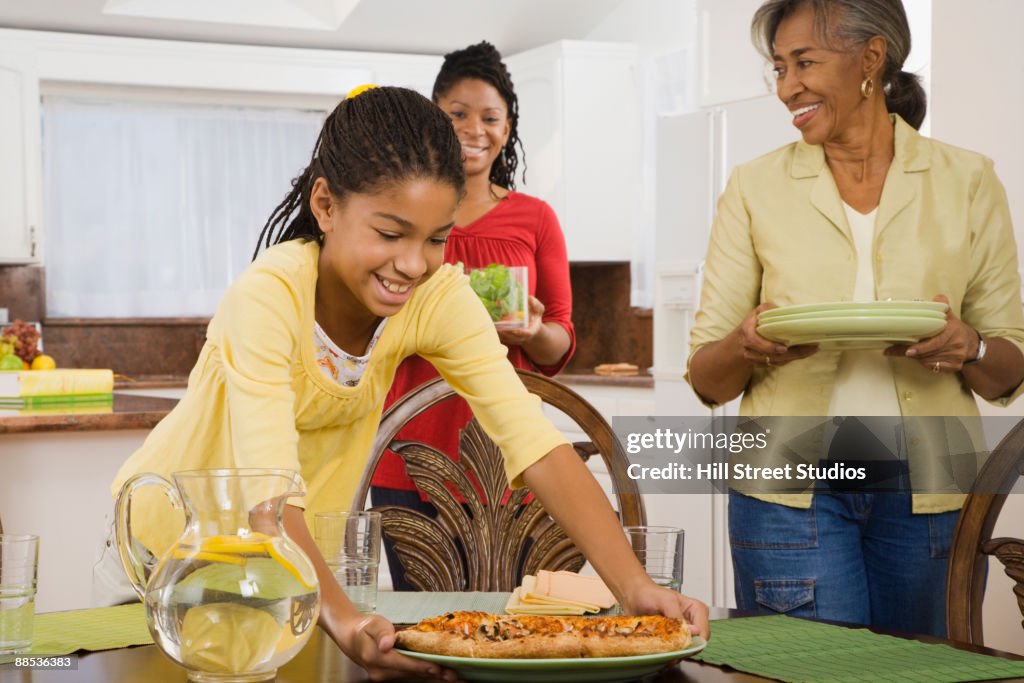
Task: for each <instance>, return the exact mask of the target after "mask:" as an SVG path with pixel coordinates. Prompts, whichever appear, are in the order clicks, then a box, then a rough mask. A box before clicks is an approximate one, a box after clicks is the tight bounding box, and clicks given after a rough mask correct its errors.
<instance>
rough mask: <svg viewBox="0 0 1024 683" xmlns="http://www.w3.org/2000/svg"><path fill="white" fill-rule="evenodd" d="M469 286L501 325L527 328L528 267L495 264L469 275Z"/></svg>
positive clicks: (475, 270)
mask: <svg viewBox="0 0 1024 683" xmlns="http://www.w3.org/2000/svg"><path fill="white" fill-rule="evenodd" d="M469 286H470V287H472V288H473V291H474V292H476V295H477V296H478V297H480V301H482V302H483V304H484V308H486V309H487V313H488V314H490V316H491V320H492V321H494V323H495V324H497V325H499V326H514V327H519V326H525V325H527V323H528V321H527V293H526V268H525V267H522V266H516V267H511V268H510V267H508V266H503V265H501V264H500V263H492V264H490V265H488V266H487V267H486V268H476V269H473V270H471V271H470V273H469Z"/></svg>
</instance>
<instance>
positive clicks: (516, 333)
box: [498, 296, 544, 346]
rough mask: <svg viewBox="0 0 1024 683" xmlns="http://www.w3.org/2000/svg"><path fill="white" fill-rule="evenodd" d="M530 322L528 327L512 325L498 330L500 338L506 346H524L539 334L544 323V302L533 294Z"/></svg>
mask: <svg viewBox="0 0 1024 683" xmlns="http://www.w3.org/2000/svg"><path fill="white" fill-rule="evenodd" d="M529 309H530V324H529V325H527V326H526V327H512V328H504V329H500V330H498V338H499V339H501V343H502V344H504V345H505V346H522V345H523V344H525V343H526V342H528V341H530V340H531V339H533V338H534V337H536V336H537V333H538V332H540V327H541V325H543V324H544V304H542V303H541V302H540V300H539V299H538V298H537V297H535V296H531V297H530V300H529Z"/></svg>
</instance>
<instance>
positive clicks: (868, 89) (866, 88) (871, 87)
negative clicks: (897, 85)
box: [860, 76, 875, 100]
mask: <svg viewBox="0 0 1024 683" xmlns="http://www.w3.org/2000/svg"><path fill="white" fill-rule="evenodd" d="M874 93H875V82H874V81H873V80H871V76H865V77H864V80H863V81H861V82H860V94H861V95H862V96H863V97H864V99H865V100H866V99H868V98H869V97H871V96H872V95H873V94H874Z"/></svg>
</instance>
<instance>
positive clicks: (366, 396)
mask: <svg viewBox="0 0 1024 683" xmlns="http://www.w3.org/2000/svg"><path fill="white" fill-rule="evenodd" d="M319 251H320V250H319V245H318V244H317V243H316V242H304V241H290V242H286V243H283V244H280V245H277V246H274V247H272V248H270V249H268V250H266V251H265V252H264V253H263V254H261V255H260V256H259V258H257V259H256V261H255V262H254V263H253V264H252V265H251V266H249V268H248V269H246V271H245V272H244V273H242V275H241V276H240V277H239V278H238V280H237V281H236V282H235V283H233V284H232V285H231V287H230V288H229V289H228V291H227V292H226V293H225V295H224V297H223V299H222V300H221V302H220V305H219V306H218V309H217V313H216V315H215V316H214V318H213V319H212V320H211V322H210V325H209V328H208V330H207V340H206V344H205V346H204V347H203V349H202V352H201V353H200V355H199V360H198V362H197V363H196V365H195V367H194V368H193V370H192V373H191V374H190V376H189V380H188V390H187V391H186V393H185V396H184V398H183V399H182V400H181V401H180V402H179V404H178V405H177V406H176V407H175V409H174V410H172V411H171V413H170V414H169V415H167V417H166V418H164V419H163V420H162V421H161V422H160V424H158V425H157V426H156V427H155V428H154V429H153V431H152V432H151V433H150V435H149V437H148V438H147V439H146V441H145V443H144V444H143V445H142V447H141V448H140V449H139V450H138V451H136V452H135V453H134V454H133V455H132V456H131V457H130V458H129V459H128V460H127V461H126V462H125V463H124V465H122V467H121V469H120V471H119V472H118V474H117V477H116V478H115V479H114V482H113V484H112V487H111V491H112V492H113V493H114V494H115V495H116V493H117V492H118V491H119V490H120V488H121V485H122V483H123V482H124V481H125V480H126V479H128V477H130V476H132V475H133V474H136V473H138V472H154V473H156V474H160V475H162V476H165V477H166V476H168V475H170V474H172V473H173V472H178V471H182V470H190V469H212V468H222V467H273V468H286V469H292V470H297V471H298V472H299V473H300V474H301V475H302V477H303V479H304V481H305V484H306V496H305V500H304V501H303V499H301V498H296V499H292V500H293V501H294V502H295V503H297V504H303V503H304V505H305V508H306V517H307V522H312V515H313V514H314V513H316V512H318V511H323V510H340V509H347V508H348V506H349V505H350V504H351V501H352V498H353V496H354V494H355V489H356V486H357V485H358V483H359V480H360V477H361V476H362V474H363V469H364V467H365V465H366V461H367V458H368V457H369V452H370V447H371V445H372V443H373V438H374V435H375V434H376V431H377V425H378V423H379V422H380V416H381V409H382V405H383V402H384V397H385V396H386V395H387V392H388V388H389V387H390V386H391V382H392V379H393V378H394V375H395V369H396V368H397V367H398V364H399V363H400V362H401V361H402V359H403V358H405V357H407V356H410V355H412V354H419V355H421V356H423V357H424V358H426V359H427V360H428V361H430V362H431V363H432V364H434V365H435V366H436V367H437V369H438V371H439V372H440V373H441V375H442V376H443V377H444V378H445V379H446V380H447V381H448V382H449V383H450V384H451V385H452V387H453V388H454V389H455V390H456V391H457V392H458V393H460V394H461V395H462V396H463V397H464V398H465V399H466V400H467V401H468V402H469V404H470V406H471V407H472V409H473V412H474V414H475V415H476V416H477V418H478V419H479V420H480V423H481V425H482V426H483V428H484V429H485V430H486V431H487V433H488V434H490V435H491V436H492V438H493V439H494V440H495V442H496V443H497V444H498V446H500V448H501V450H502V452H503V453H504V454H505V469H506V473H507V474H508V478H509V481H510V482H513V485H521V484H522V482H521V474H522V472H523V471H524V470H525V469H526V468H527V467H529V466H530V465H531V464H533V463H534V462H536V461H537V460H539V459H540V458H542V457H543V456H544V455H545V454H547V453H548V452H550V451H551V450H552V449H553V448H555V447H556V446H558V445H560V444H564V443H567V442H566V439H565V437H563V436H562V435H561V434H560V433H559V432H558V431H557V430H556V429H555V428H554V426H553V425H552V424H551V422H550V421H549V420H548V419H547V418H545V417H544V415H543V413H542V411H541V402H540V399H539V398H538V397H536V396H534V395H532V394H530V393H528V392H527V391H526V389H525V388H524V387H523V385H522V383H521V382H520V381H519V378H518V377H517V376H516V374H515V370H514V369H513V368H512V366H511V365H510V364H509V362H508V360H507V358H506V349H505V347H504V346H502V345H501V343H500V342H499V341H498V336H497V333H496V332H495V329H494V325H493V323H492V322H491V321H490V318H489V316H488V315H487V312H486V311H485V309H484V307H483V306H482V305H481V303H480V301H479V300H478V299H477V297H476V295H475V294H474V293H473V291H472V290H471V289H470V288H469V285H468V278H466V276H465V275H464V274H463V273H462V272H461V270H460V269H456V268H455V267H453V266H442V267H441V268H440V269H439V270H438V271H437V272H436V273H434V275H433V276H432V277H431V278H430V279H429V280H427V281H426V282H425V283H423V284H421V285H420V286H418V287H417V288H416V290H415V292H414V294H413V296H412V297H411V299H410V300H409V301H408V302H407V303H406V305H405V306H404V307H403V308H402V309H401V311H399V312H398V313H397V314H396V315H394V316H393V317H391V318H390V319H389V320H388V324H387V325H385V326H384V331H383V333H382V334H381V337H380V339H379V340H378V342H377V344H376V346H375V347H374V349H373V351H372V352H371V354H370V359H369V363H368V365H367V367H366V370H365V374H364V375H363V377H362V379H361V380H360V381H359V384H358V385H357V386H354V387H346V386H341V385H338V384H336V383H334V382H332V381H330V380H329V379H327V378H326V377H325V376H324V374H323V372H322V371H321V370H320V368H319V367H318V366H317V365H316V361H315V358H314V344H313V320H314V306H313V300H314V291H315V287H316V276H317V257H318V255H319ZM133 500H134V502H133V511H132V526H133V530H134V531H135V534H136V536H138V538H139V540H141V541H142V542H143V543H144V544H145V545H146V546H147V547H149V548H150V549H153V550H155V551H157V552H158V553H159V552H160V551H161V550H162V549H163V548H166V547H168V546H169V545H170V543H171V542H172V541H174V540H175V539H177V537H178V536H179V535H180V533H181V528H182V526H181V521H180V520H181V517H180V516H178V515H173V516H172V515H171V510H170V506H169V505H168V504H167V502H166V499H164V498H163V496H162V495H161V494H160V493H159V491H158V490H157V489H156V488H155V487H145V488H143V489H140V490H139V492H138V495H137V496H135V498H134V499H133Z"/></svg>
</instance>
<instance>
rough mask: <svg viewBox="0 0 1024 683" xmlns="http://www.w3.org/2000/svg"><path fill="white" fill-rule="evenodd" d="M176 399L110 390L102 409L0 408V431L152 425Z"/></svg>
mask: <svg viewBox="0 0 1024 683" xmlns="http://www.w3.org/2000/svg"><path fill="white" fill-rule="evenodd" d="M177 403H178V401H177V399H173V398H156V397H153V396H128V395H122V394H118V393H117V392H114V402H113V405H112V406H111V407H110V408H107V409H106V410H105V411H104V412H95V413H93V412H71V413H57V412H50V411H49V410H47V411H45V412H44V411H24V412H21V414H12V413H18V411H13V410H5V411H0V434H18V433H25V432H69V431H70V432H74V431H100V430H114V429H152V428H153V427H154V426H155V425H156V423H157V422H159V421H160V420H162V419H163V417H164V416H165V415H167V413H169V412H170V411H171V408H173V407H174V406H175V405H177Z"/></svg>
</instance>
